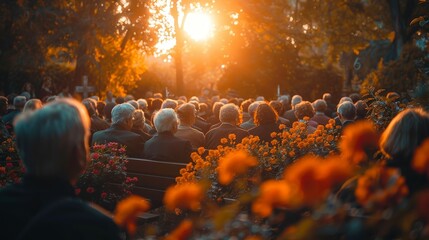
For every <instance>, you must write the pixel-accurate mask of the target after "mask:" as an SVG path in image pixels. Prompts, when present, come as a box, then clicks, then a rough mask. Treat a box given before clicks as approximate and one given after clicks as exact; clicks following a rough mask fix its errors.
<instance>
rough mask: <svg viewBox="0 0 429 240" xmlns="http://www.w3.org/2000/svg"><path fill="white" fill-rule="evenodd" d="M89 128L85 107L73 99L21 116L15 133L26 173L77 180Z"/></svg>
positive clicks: (86, 153)
mask: <svg viewBox="0 0 429 240" xmlns="http://www.w3.org/2000/svg"><path fill="white" fill-rule="evenodd" d="M89 127H90V120H89V116H88V113H87V111H86V109H85V107H84V106H83V105H82V104H81V103H79V102H77V101H76V100H73V99H65V98H64V99H59V100H56V101H54V102H51V103H49V104H47V105H46V106H44V107H43V108H41V109H39V110H36V111H30V112H25V113H23V114H22V115H20V116H19V117H18V119H17V121H16V125H15V133H16V141H17V146H18V149H19V155H20V157H21V159H22V160H23V162H24V165H25V166H26V169H27V172H28V173H29V174H31V175H34V176H40V177H61V178H65V179H66V180H68V181H72V180H73V181H74V180H76V179H77V178H78V176H79V174H80V173H81V172H82V171H83V170H84V169H85V167H86V163H87V161H88V156H89V134H90V132H89Z"/></svg>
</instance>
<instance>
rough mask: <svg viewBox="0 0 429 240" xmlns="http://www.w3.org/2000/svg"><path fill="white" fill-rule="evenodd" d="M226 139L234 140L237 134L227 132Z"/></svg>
mask: <svg viewBox="0 0 429 240" xmlns="http://www.w3.org/2000/svg"><path fill="white" fill-rule="evenodd" d="M228 139H229V140H231V141H234V140H235V139H237V136H235V134H234V133H230V134H228Z"/></svg>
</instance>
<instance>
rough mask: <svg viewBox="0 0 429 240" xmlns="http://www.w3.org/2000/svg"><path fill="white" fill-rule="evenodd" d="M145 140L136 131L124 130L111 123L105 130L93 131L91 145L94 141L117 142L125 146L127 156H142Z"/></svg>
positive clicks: (100, 142) (99, 142)
mask: <svg viewBox="0 0 429 240" xmlns="http://www.w3.org/2000/svg"><path fill="white" fill-rule="evenodd" d="M146 140H147V139H143V138H142V137H141V136H140V135H138V134H137V133H133V132H131V131H128V130H125V129H124V128H122V127H121V126H118V125H112V126H111V127H110V128H108V129H106V130H102V131H98V132H96V133H94V135H93V136H92V145H94V144H95V143H98V144H105V143H109V142H117V143H119V144H120V145H125V146H126V149H127V155H128V157H136V158H142V157H143V156H144V152H143V149H144V143H145V141H146Z"/></svg>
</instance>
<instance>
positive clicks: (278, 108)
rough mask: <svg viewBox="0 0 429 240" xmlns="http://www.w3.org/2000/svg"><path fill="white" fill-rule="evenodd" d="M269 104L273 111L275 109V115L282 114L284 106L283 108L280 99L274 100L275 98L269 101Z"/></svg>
mask: <svg viewBox="0 0 429 240" xmlns="http://www.w3.org/2000/svg"><path fill="white" fill-rule="evenodd" d="M269 105H270V107H272V108H273V109H274V111H276V113H277V115H283V113H284V108H283V104H282V103H281V102H280V101H276V100H273V101H270V103H269Z"/></svg>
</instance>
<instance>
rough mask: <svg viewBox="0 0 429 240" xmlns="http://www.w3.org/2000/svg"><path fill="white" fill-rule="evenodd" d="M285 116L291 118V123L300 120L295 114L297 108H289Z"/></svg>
mask: <svg viewBox="0 0 429 240" xmlns="http://www.w3.org/2000/svg"><path fill="white" fill-rule="evenodd" d="M283 117H284V118H286V119H287V120H289V122H290V124H293V123H294V122H296V121H298V118H296V116H295V109H290V110H287V111H286V112H285V113H284V114H283Z"/></svg>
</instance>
